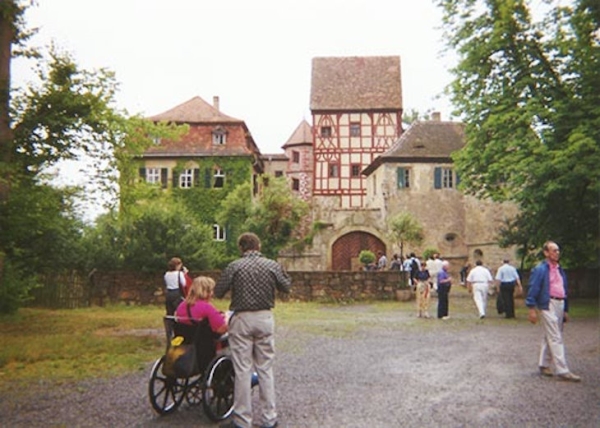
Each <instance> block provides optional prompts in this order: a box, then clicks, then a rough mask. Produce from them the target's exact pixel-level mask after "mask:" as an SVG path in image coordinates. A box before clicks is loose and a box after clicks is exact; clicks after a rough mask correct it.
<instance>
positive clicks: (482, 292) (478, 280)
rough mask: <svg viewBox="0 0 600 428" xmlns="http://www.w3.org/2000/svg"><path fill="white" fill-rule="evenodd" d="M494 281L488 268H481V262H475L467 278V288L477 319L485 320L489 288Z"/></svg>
mask: <svg viewBox="0 0 600 428" xmlns="http://www.w3.org/2000/svg"><path fill="white" fill-rule="evenodd" d="M493 281H494V279H493V278H492V273H491V272H490V271H489V269H488V268H486V267H484V266H482V262H481V260H477V261H476V262H475V267H474V268H473V269H471V271H470V272H469V275H468V276H467V288H468V289H469V292H471V293H473V300H474V301H475V306H477V310H478V311H479V318H480V319H483V318H485V308H486V307H487V297H488V291H489V288H490V283H492V282H493Z"/></svg>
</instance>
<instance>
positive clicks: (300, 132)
mask: <svg viewBox="0 0 600 428" xmlns="http://www.w3.org/2000/svg"><path fill="white" fill-rule="evenodd" d="M312 143H313V141H312V128H311V126H310V125H309V124H308V122H307V121H306V120H303V121H302V122H300V124H299V125H298V126H297V127H296V129H295V130H294V132H293V133H292V135H291V136H290V138H288V140H287V141H286V142H285V144H284V145H283V148H286V147H291V146H298V145H306V144H312Z"/></svg>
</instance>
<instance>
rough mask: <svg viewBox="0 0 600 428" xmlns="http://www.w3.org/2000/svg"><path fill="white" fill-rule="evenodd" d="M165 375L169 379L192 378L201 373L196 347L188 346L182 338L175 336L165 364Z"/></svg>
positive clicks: (190, 344)
mask: <svg viewBox="0 0 600 428" xmlns="http://www.w3.org/2000/svg"><path fill="white" fill-rule="evenodd" d="M162 371H163V374H164V375H165V376H169V377H184V378H185V377H190V376H194V375H196V374H198V373H199V371H198V362H197V358H196V345H195V344H194V343H189V344H186V343H185V342H184V338H183V337H182V336H175V337H174V338H173V339H172V340H171V343H170V345H169V349H168V350H167V354H166V355H165V363H164V364H163V369H162Z"/></svg>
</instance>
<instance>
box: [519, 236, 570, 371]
mask: <svg viewBox="0 0 600 428" xmlns="http://www.w3.org/2000/svg"><path fill="white" fill-rule="evenodd" d="M542 248H543V250H544V256H545V257H546V259H545V260H544V261H543V262H541V263H540V264H538V265H537V266H536V267H535V268H534V269H533V270H532V271H531V274H530V276H529V289H528V291H527V298H526V299H525V304H526V305H527V307H528V308H529V317H528V318H529V321H530V322H531V323H532V324H536V323H537V322H538V319H539V320H541V323H542V326H543V327H544V338H543V339H542V346H541V349H540V357H539V360H538V366H539V370H540V374H541V375H542V376H553V374H554V373H553V372H552V369H551V368H550V366H551V365H554V370H555V373H556V375H557V377H558V378H559V379H561V380H566V381H570V382H579V381H581V378H580V377H579V376H577V375H575V374H573V373H571V371H570V370H569V366H568V365H567V359H566V356H565V344H564V341H563V323H564V322H567V321H568V320H569V313H568V312H569V304H568V300H567V292H568V288H567V275H566V274H565V271H564V270H563V269H562V268H561V267H560V265H559V264H558V260H559V259H560V249H559V248H558V245H557V244H556V243H555V242H552V241H547V242H546V243H544V246H543V247H542Z"/></svg>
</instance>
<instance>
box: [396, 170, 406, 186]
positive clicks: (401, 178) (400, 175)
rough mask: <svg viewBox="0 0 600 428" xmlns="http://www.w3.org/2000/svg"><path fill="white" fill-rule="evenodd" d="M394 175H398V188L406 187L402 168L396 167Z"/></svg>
mask: <svg viewBox="0 0 600 428" xmlns="http://www.w3.org/2000/svg"><path fill="white" fill-rule="evenodd" d="M396 175H397V177H398V179H397V180H398V189H404V188H405V187H406V182H405V181H404V178H405V176H406V175H405V174H404V168H396Z"/></svg>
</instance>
